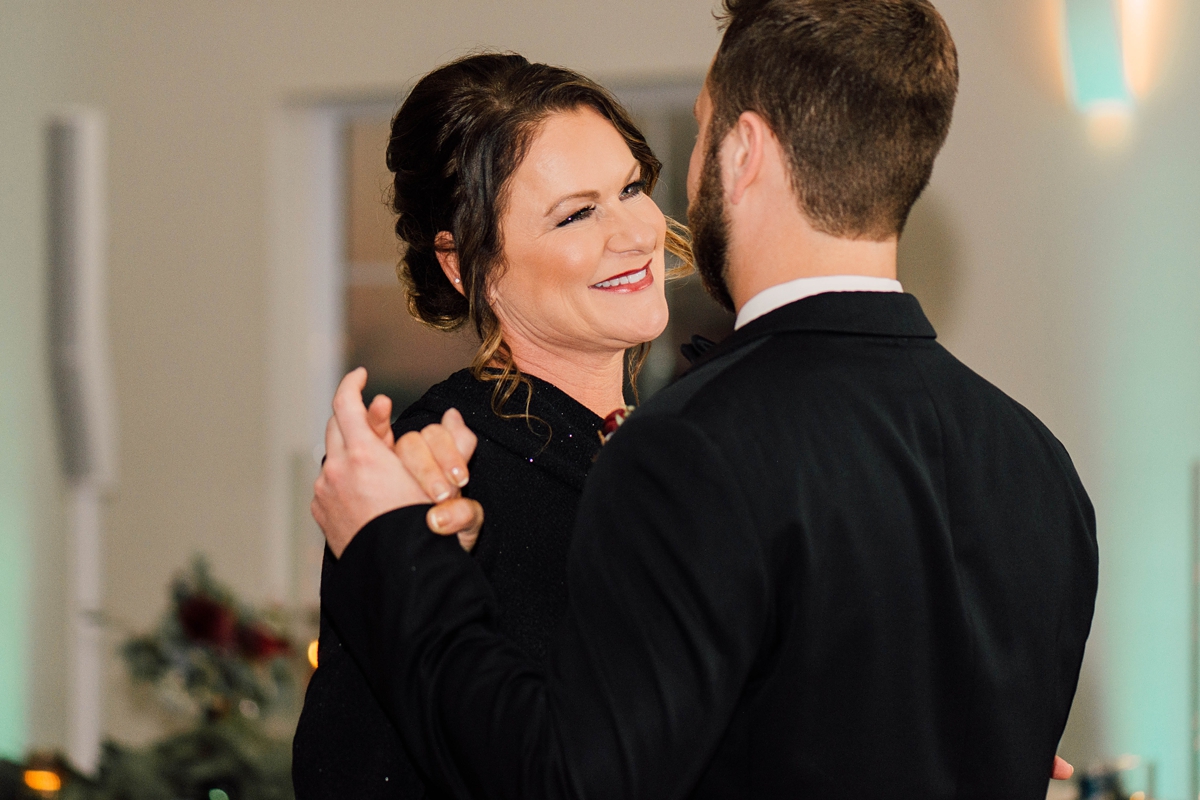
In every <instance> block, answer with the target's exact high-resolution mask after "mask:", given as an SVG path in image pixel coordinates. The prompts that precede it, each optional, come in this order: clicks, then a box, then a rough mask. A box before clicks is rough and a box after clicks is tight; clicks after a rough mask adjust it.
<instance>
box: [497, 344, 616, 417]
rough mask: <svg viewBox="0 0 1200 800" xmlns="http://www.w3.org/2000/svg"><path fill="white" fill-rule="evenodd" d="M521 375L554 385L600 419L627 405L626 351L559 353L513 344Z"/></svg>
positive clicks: (542, 348) (532, 346)
mask: <svg viewBox="0 0 1200 800" xmlns="http://www.w3.org/2000/svg"><path fill="white" fill-rule="evenodd" d="M509 349H510V350H511V351H512V357H513V361H515V362H516V364H517V366H518V367H519V368H520V370H521V372H524V373H525V374H526V375H533V376H535V377H538V378H541V379H542V380H544V381H546V382H548V383H552V384H554V385H555V386H556V387H558V388H559V389H561V390H562V391H564V392H566V393H567V394H568V395H570V396H571V398H573V399H574V400H575V401H576V402H578V403H579V404H580V405H582V406H585V407H586V408H588V409H590V410H591V411H592V413H594V414H595V415H596V416H598V417H605V416H608V415H609V414H611V413H612V412H613V411H614V410H616V409H618V408H621V407H623V406H624V405H625V395H624V383H625V351H623V350H618V351H616V352H580V351H570V352H558V351H555V350H550V349H548V348H544V347H539V346H537V345H534V344H532V343H529V342H524V341H513V342H510V343H509Z"/></svg>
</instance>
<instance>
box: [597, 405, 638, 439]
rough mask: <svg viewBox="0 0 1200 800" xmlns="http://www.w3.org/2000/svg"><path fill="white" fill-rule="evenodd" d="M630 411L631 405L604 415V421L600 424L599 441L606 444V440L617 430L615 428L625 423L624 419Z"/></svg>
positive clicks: (631, 410) (631, 409)
mask: <svg viewBox="0 0 1200 800" xmlns="http://www.w3.org/2000/svg"><path fill="white" fill-rule="evenodd" d="M632 412H633V406H625V407H624V408H618V409H617V410H616V411H614V412H612V413H611V414H609V415H608V416H607V417H605V418H604V422H603V423H602V424H601V425H600V443H601V444H608V440H609V439H611V438H612V435H613V434H614V433H616V432H617V428H619V427H621V426H622V425H623V424H625V420H626V419H627V418H628V417H629V415H630V414H631V413H632Z"/></svg>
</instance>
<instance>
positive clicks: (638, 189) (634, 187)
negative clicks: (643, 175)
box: [621, 181, 646, 197]
mask: <svg viewBox="0 0 1200 800" xmlns="http://www.w3.org/2000/svg"><path fill="white" fill-rule="evenodd" d="M645 191H646V182H645V181H634V182H633V183H631V184H629V185H628V186H626V187H625V190H624V191H622V192H621V196H622V197H633V196H634V195H638V194H642V193H643V192H645Z"/></svg>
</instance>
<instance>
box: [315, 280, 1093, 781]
mask: <svg viewBox="0 0 1200 800" xmlns="http://www.w3.org/2000/svg"><path fill="white" fill-rule="evenodd" d="M424 512H425V508H424V507H417V508H409V509H400V510H398V511H394V512H391V513H389V514H386V515H383V516H382V517H379V518H378V519H376V520H374V521H372V522H371V523H370V524H368V525H367V527H365V528H364V529H363V530H362V531H361V532H360V533H359V534H358V536H357V537H356V538H355V539H354V541H353V542H352V543H351V544H350V545H349V547H348V548H347V549H346V551H345V553H344V554H343V556H342V558H341V560H340V561H339V562H338V563H337V564H336V565H335V567H334V569H332V570H331V571H330V574H329V576H328V579H327V581H326V583H325V586H324V589H323V599H324V602H325V607H326V609H327V612H328V613H329V614H330V615H331V616H332V618H333V620H334V621H335V624H336V625H337V626H338V628H339V631H340V632H341V634H342V637H343V641H344V642H345V644H346V646H347V647H348V648H349V649H350V650H351V652H353V653H354V654H355V655H356V656H357V657H358V658H359V659H360V661H361V662H362V663H363V664H364V665H365V666H366V673H367V677H368V679H369V680H370V681H371V682H372V684H373V685H374V686H375V687H376V689H377V690H378V692H379V694H380V696H381V698H382V700H383V704H384V708H385V710H387V711H388V712H389V714H390V715H391V716H392V719H393V720H394V721H395V723H396V725H397V727H398V729H399V731H400V733H401V735H402V737H403V738H404V740H405V742H406V744H407V745H408V747H409V749H410V750H411V751H412V753H413V755H414V759H415V761H416V763H417V764H418V766H419V767H420V769H421V770H422V771H423V772H424V773H425V775H426V777H427V779H428V780H430V781H432V782H433V783H435V784H437V785H439V786H442V787H445V788H446V789H447V790H448V791H450V792H452V793H454V794H455V795H456V796H461V797H467V796H474V797H506V798H523V799H525V800H528V799H529V798H559V797H589V798H602V799H603V800H612V799H613V798H626V797H628V798H654V800H662V799H663V798H678V797H693V798H747V800H750V799H753V800H766V799H768V798H795V797H806V796H811V797H829V798H843V797H844V798H857V799H862V798H922V800H933V799H934V798H1004V800H1021V798H1030V799H1031V800H1032V798H1038V799H1039V800H1040V798H1042V797H1044V796H1045V791H1046V784H1047V781H1048V778H1049V772H1050V767H1051V762H1052V760H1053V756H1054V751H1055V748H1056V746H1057V743H1058V740H1059V737H1060V735H1061V733H1062V730H1063V727H1064V725H1065V722H1066V717H1067V712H1068V710H1069V708H1070V705H1071V700H1072V697H1073V695H1074V692H1075V685H1076V681H1077V678H1078V670H1079V665H1080V661H1081V658H1082V655H1083V648H1084V642H1085V640H1086V639H1087V634H1088V629H1089V626H1090V623H1091V617H1092V610H1093V603H1094V598H1095V591H1096V571H1097V550H1096V539H1095V523H1094V517H1093V513H1092V509H1091V505H1090V503H1089V501H1088V498H1087V495H1086V494H1085V492H1084V490H1083V487H1082V486H1081V485H1080V482H1079V479H1078V477H1077V476H1076V473H1075V470H1074V469H1073V467H1072V465H1071V461H1070V459H1069V458H1068V456H1067V453H1066V452H1065V451H1064V449H1063V447H1062V446H1061V445H1060V444H1059V442H1058V441H1057V440H1056V439H1055V438H1054V437H1053V436H1052V435H1051V434H1050V432H1049V431H1048V430H1046V428H1045V427H1044V426H1043V425H1042V424H1041V423H1040V422H1039V421H1038V420H1037V419H1036V418H1035V417H1034V416H1033V415H1032V414H1030V413H1029V412H1028V411H1027V410H1025V409H1024V408H1022V407H1021V406H1020V405H1019V404H1017V403H1016V402H1014V401H1013V400H1012V399H1010V398H1008V397H1007V396H1005V395H1004V394H1003V393H1002V392H1001V391H999V390H998V389H996V388H995V387H994V386H992V385H990V384H989V383H987V382H986V381H984V380H983V379H982V378H980V377H979V376H978V375H976V374H975V373H973V372H972V371H971V370H970V369H968V368H967V367H965V366H964V365H962V364H961V363H960V362H958V361H957V360H955V359H954V357H953V356H951V355H950V354H949V353H948V352H946V350H945V349H943V348H942V347H941V346H939V345H938V344H937V343H936V341H935V340H934V332H933V329H932V328H931V327H930V325H929V323H928V322H927V321H926V319H925V317H924V315H923V314H922V313H921V310H920V307H919V305H918V304H917V301H916V300H915V299H914V298H913V297H911V296H908V295H899V294H870V293H840V294H824V295H818V296H815V297H811V298H807V299H805V300H801V301H798V302H796V303H793V304H791V305H789V306H785V307H783V308H781V309H778V310H776V311H774V312H772V313H770V314H768V315H766V316H764V317H762V318H760V319H758V320H756V321H754V322H752V323H750V324H749V325H747V326H745V327H744V328H742V329H741V330H739V331H737V332H736V333H734V334H733V335H732V336H731V337H730V338H729V339H728V340H726V341H725V342H723V343H722V344H721V345H720V346H718V347H716V348H714V349H713V350H712V351H710V352H709V353H707V354H706V355H705V360H704V361H703V363H702V364H700V365H698V366H697V367H696V368H694V369H693V370H692V371H691V372H690V373H689V374H688V375H687V376H685V377H684V378H683V379H682V380H681V381H679V382H678V383H676V384H675V385H673V386H672V387H670V388H668V389H667V390H665V391H663V392H661V393H660V394H658V395H656V396H655V397H654V398H653V399H652V400H651V401H650V402H649V403H647V404H646V405H645V406H644V407H642V408H640V409H638V411H637V412H635V413H634V414H633V415H632V416H631V418H630V419H629V421H628V422H627V423H626V425H625V426H624V427H623V428H621V430H620V431H619V432H618V433H617V434H616V436H615V437H614V438H613V440H612V441H611V442H610V443H609V444H608V445H607V446H606V447H605V448H604V449H603V451H602V453H601V456H600V458H599V460H598V462H597V464H596V466H595V468H594V469H593V471H592V473H591V475H590V477H589V479H588V483H587V486H586V487H585V491H584V495H583V498H582V500H581V505H580V513H579V517H578V519H577V523H576V528H575V533H574V540H573V543H572V549H571V552H570V556H569V563H568V590H569V604H568V611H567V615H566V618H565V620H564V623H563V624H562V626H561V627H560V629H559V632H558V637H557V639H556V640H555V643H554V646H553V647H552V649H551V652H550V655H549V658H548V661H547V663H546V667H545V670H544V671H543V670H542V669H541V668H540V667H539V666H538V665H537V664H536V663H534V662H533V661H531V660H530V659H529V658H528V657H526V656H525V655H524V654H523V653H522V652H521V651H520V650H519V648H516V647H514V646H513V645H512V644H511V643H510V642H509V641H508V640H506V638H505V637H504V636H503V635H502V634H500V633H498V632H497V627H496V619H495V608H496V605H495V600H494V598H493V596H492V593H491V591H490V589H489V587H488V585H487V582H486V581H485V580H484V579H483V576H482V574H481V573H480V571H479V569H478V568H477V566H476V565H475V564H474V563H473V562H472V560H471V559H470V558H469V557H467V556H466V554H464V553H463V552H462V551H461V550H460V549H459V547H458V545H457V542H456V541H455V540H454V538H453V537H449V538H444V537H437V536H433V535H431V534H430V533H428V531H427V530H426V529H425V526H424V523H423V514H424Z"/></svg>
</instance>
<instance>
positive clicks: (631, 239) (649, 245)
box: [608, 197, 658, 254]
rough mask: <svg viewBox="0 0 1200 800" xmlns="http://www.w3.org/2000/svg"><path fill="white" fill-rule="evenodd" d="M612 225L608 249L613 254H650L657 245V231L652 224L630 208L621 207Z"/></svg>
mask: <svg viewBox="0 0 1200 800" xmlns="http://www.w3.org/2000/svg"><path fill="white" fill-rule="evenodd" d="M645 199H646V200H649V199H650V198H648V197H647V198H645ZM614 223H615V224H614V225H613V231H612V234H611V235H610V236H609V239H608V249H609V250H612V251H613V252H615V253H639V254H641V253H650V252H652V251H653V250H654V247H655V245H657V244H658V231H657V229H655V227H654V224H653V222H651V221H650V220H647V219H643V218H642V216H639V215H638V214H637V213H636V211H635V210H634V209H632V208H628V207H624V206H623V207H621V213H620V214H619V215H618V216H617V218H616V219H615V220H614Z"/></svg>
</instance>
